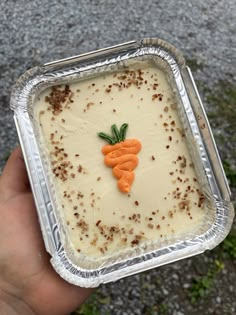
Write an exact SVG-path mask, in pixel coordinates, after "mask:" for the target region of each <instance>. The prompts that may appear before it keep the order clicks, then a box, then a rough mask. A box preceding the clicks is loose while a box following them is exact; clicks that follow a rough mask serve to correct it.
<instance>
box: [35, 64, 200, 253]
mask: <svg viewBox="0 0 236 315" xmlns="http://www.w3.org/2000/svg"><path fill="white" fill-rule="evenodd" d="M34 108H35V112H34V115H35V120H36V124H37V128H38V129H39V132H40V135H41V137H40V138H41V143H42V145H41V149H42V150H43V151H44V154H46V155H48V160H49V161H50V165H51V172H50V173H51V174H49V175H50V176H51V181H52V182H53V184H54V186H55V191H56V192H57V202H58V204H57V207H58V210H59V213H60V214H61V218H62V219H63V229H64V230H65V232H66V233H67V236H68V239H69V240H70V243H71V245H72V247H73V248H74V252H75V253H77V254H78V255H85V256H88V257H93V258H95V257H97V258H98V257H101V256H103V257H104V256H106V255H107V256H109V255H112V253H114V252H117V251H118V250H122V249H126V248H133V247H136V246H142V245H143V244H145V243H146V242H150V241H158V240H162V239H164V238H168V237H172V236H173V235H174V236H178V235H180V234H181V235H182V234H184V233H187V232H189V231H190V232H191V231H194V230H195V229H196V228H197V226H199V225H200V224H201V223H202V221H203V219H204V215H205V211H204V205H205V201H204V196H203V194H202V193H201V190H200V188H199V184H198V181H197V176H196V174H195V171H194V167H193V164H192V161H191V158H190V155H189V152H188V148H187V145H186V139H185V134H184V132H183V129H182V125H181V123H180V120H179V118H178V112H177V109H176V100H175V97H174V94H173V91H172V89H171V87H170V85H169V83H168V81H167V79H166V76H165V73H164V72H163V71H162V70H160V69H158V68H157V67H155V66H154V65H153V64H148V63H144V64H142V63H140V64H139V65H136V66H133V67H130V68H128V69H124V70H120V71H117V72H110V73H104V74H100V75H97V76H95V77H93V78H87V79H83V80H81V81H78V82H74V83H71V84H70V85H62V86H54V87H52V88H48V89H47V90H45V91H43V92H42V93H41V94H40V95H39V97H38V98H37V99H36V101H35V107H34ZM124 123H126V124H128V129H127V133H126V139H131V138H132V139H137V140H138V141H139V142H140V143H141V150H140V151H139V152H138V153H137V154H136V156H137V158H138V164H137V166H136V168H135V169H134V170H133V172H134V175H135V177H134V181H133V183H132V185H131V188H130V191H129V192H127V193H124V192H121V191H120V190H119V188H118V186H117V178H116V177H115V176H114V175H113V173H112V171H113V170H112V168H111V167H107V166H106V165H105V163H104V154H103V153H102V148H103V147H104V146H106V145H107V144H106V142H105V141H104V140H103V139H101V138H100V137H99V136H98V133H99V132H104V133H106V134H111V126H112V125H114V124H115V125H116V126H117V127H118V129H119V128H120V127H121V126H122V124H124Z"/></svg>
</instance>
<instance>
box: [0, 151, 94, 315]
mask: <svg viewBox="0 0 236 315" xmlns="http://www.w3.org/2000/svg"><path fill="white" fill-rule="evenodd" d="M49 258H50V257H49V255H48V254H47V253H46V250H45V247H44V243H43V240H42V235H41V232H40V227H39V223H38V219H37V213H36V209H35V204H34V200H33V196H32V193H31V190H30V185H29V181H28V176H27V173H26V168H25V164H24V160H23V157H22V152H21V149H20V148H17V149H15V150H14V151H13V153H12V154H11V156H10V158H9V160H8V162H7V164H6V166H5V169H4V171H3V173H2V175H1V177H0V310H1V312H0V313H1V314H7V315H12V314H14V315H18V314H20V315H28V314H29V315H54V314H55V315H66V314H68V313H70V312H71V311H73V310H74V309H75V308H76V307H78V306H79V305H80V304H82V303H83V301H84V300H85V299H86V298H87V297H88V296H89V295H90V293H91V292H92V290H91V289H85V288H80V287H76V286H73V285H71V284H69V283H67V282H65V281H64V280H63V279H62V278H60V276H59V275H58V274H57V273H56V272H55V271H54V270H53V268H52V266H51V265H50V262H49Z"/></svg>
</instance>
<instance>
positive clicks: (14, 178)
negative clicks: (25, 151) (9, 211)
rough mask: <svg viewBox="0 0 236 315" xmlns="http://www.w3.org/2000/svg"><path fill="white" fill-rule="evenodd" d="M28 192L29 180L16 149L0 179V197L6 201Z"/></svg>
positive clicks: (21, 158)
mask: <svg viewBox="0 0 236 315" xmlns="http://www.w3.org/2000/svg"><path fill="white" fill-rule="evenodd" d="M28 191H30V185H29V179H28V175H27V172H26V167H25V163H24V159H23V155H22V151H21V148H20V147H17V148H16V149H15V150H14V151H13V152H12V154H11V155H10V157H9V159H8V161H7V163H6V166H5V168H4V170H3V173H2V175H1V177H0V196H1V197H3V198H4V199H8V198H11V197H13V196H15V195H17V194H19V193H24V192H28Z"/></svg>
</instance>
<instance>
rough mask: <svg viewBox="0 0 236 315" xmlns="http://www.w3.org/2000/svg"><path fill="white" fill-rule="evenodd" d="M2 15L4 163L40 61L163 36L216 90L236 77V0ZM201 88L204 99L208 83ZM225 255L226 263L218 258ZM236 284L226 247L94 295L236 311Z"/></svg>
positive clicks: (62, 6) (39, 7) (63, 5)
mask: <svg viewBox="0 0 236 315" xmlns="http://www.w3.org/2000/svg"><path fill="white" fill-rule="evenodd" d="M0 21H1V22H0V56H1V58H0V78H1V80H0V89H1V95H0V111H1V115H0V123H1V128H0V147H1V153H0V167H2V166H3V165H4V159H5V157H6V155H7V154H8V153H9V151H10V150H11V149H12V148H13V147H14V146H15V145H16V143H17V136H16V132H15V128H14V125H13V121H12V112H11V111H10V109H9V98H10V93H11V87H12V85H13V84H14V82H15V81H16V80H17V78H18V77H19V76H20V75H21V74H22V73H24V72H25V71H26V70H27V69H29V68H31V67H33V66H35V65H39V64H42V63H45V62H49V61H52V60H55V59H61V58H64V57H69V56H72V55H76V54H79V53H83V52H88V51H91V50H95V49H97V48H103V47H106V46H111V45H114V44H118V43H122V42H126V41H129V40H133V39H139V38H142V37H159V38H162V39H164V40H166V41H169V42H170V43H172V44H173V45H175V46H176V47H178V48H179V49H180V50H181V51H182V52H183V54H184V55H185V57H186V58H187V60H188V62H189V64H190V66H191V65H192V67H193V68H194V69H193V70H194V75H195V78H196V79H197V82H199V83H200V85H201V86H200V87H202V86H207V87H208V89H212V90H214V86H215V84H216V83H217V82H218V81H219V80H220V79H221V80H227V81H228V82H231V83H232V84H234V85H235V82H236V75H235V64H236V36H235V35H236V34H235V32H236V24H235V23H236V2H235V0H227V1H219V0H208V1H204V0H199V1H193V0H192V1H184V0H163V1H151V0H143V1H131V0H127V1H119V2H117V1H115V0H107V1H105V0H102V1H92V0H91V1H88V0H82V1H76V0H71V1H66V0H57V1H55V0H51V1H44V0H40V1H39V0H34V1H27V0H18V1H14V0H1V2H0ZM200 90H201V93H202V97H203V99H205V94H204V89H202V88H201V89H200ZM215 132H216V131H215ZM221 151H222V152H223V148H222V149H221ZM231 153H232V152H231ZM229 155H230V154H229ZM230 156H233V154H231V155H230ZM234 156H235V155H234ZM233 196H234V195H233ZM222 255H223V256H222ZM219 257H220V258H219ZM217 261H218V263H217ZM222 261H223V263H224V267H222V266H221V265H220V266H219V264H222ZM217 264H218V267H217ZM212 266H213V267H212ZM209 268H213V269H214V270H213V274H214V281H213V285H212V287H211V286H210V287H211V288H210V289H209V290H208V291H209V292H208V294H205V295H204V294H203V295H204V296H203V297H202V298H200V299H198V300H197V302H196V303H193V301H192V302H191V298H192V297H193V295H194V293H193V291H191V290H192V289H191V288H192V284H193V282H194V281H195V280H196V279H202V277H204V275H207V274H208V271H209ZM208 278H210V276H209V277H208ZM208 278H207V279H208ZM208 280H209V281H208V282H210V279H208ZM195 290H196V291H197V290H198V289H196V288H195ZM203 291H204V290H203ZM204 292H205V291H204ZM204 292H203V293H204ZM235 292H236V262H235V258H234V259H228V258H227V257H225V256H224V253H223V254H222V252H221V248H220V247H219V248H218V249H216V250H214V251H212V252H211V253H206V254H204V255H200V256H197V257H194V258H191V259H187V260H184V261H181V262H178V263H174V264H172V265H168V266H164V267H161V268H159V269H155V270H152V271H148V272H145V273H142V274H140V275H136V276H132V277H129V278H127V279H123V280H120V281H118V282H116V283H113V284H108V285H104V286H102V287H101V288H100V289H99V290H98V293H97V296H96V301H94V300H92V302H91V303H95V302H96V303H97V305H99V311H98V313H96V314H112V315H113V314H114V315H119V314H122V315H126V314H127V315H128V314H132V315H135V314H137V315H138V314H147V315H149V314H150V315H151V314H170V315H195V314H196V315H199V314H202V315H205V314H206V315H208V314H214V315H218V314H219V315H222V314H226V315H234V314H236V293H235ZM84 314H85V313H84ZM87 314H93V313H87ZM94 314H95V313H94ZM85 315H86V314H85Z"/></svg>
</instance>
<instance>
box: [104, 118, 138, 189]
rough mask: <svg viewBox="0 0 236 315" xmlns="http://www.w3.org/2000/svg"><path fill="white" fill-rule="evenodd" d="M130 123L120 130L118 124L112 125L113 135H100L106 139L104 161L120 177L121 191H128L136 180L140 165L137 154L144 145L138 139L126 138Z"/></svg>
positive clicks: (119, 185) (119, 186)
mask: <svg viewBox="0 0 236 315" xmlns="http://www.w3.org/2000/svg"><path fill="white" fill-rule="evenodd" d="M127 128H128V124H123V125H122V126H121V127H120V130H118V128H117V126H116V125H112V126H111V131H112V135H111V136H109V135H107V134H105V133H103V132H99V133H98V136H99V137H100V138H102V139H104V140H106V141H107V142H108V143H109V144H106V145H104V146H103V148H102V153H103V154H104V155H105V157H104V163H105V164H106V165H107V166H109V167H112V168H113V175H114V176H115V177H116V178H117V179H118V188H119V190H120V191H121V192H124V193H128V192H129V191H130V189H131V185H132V183H133V181H134V178H135V175H134V171H133V170H134V169H135V168H136V167H137V165H138V157H137V156H136V154H137V153H138V152H139V151H140V150H141V148H142V145H141V143H140V141H139V140H137V139H125V136H126V132H127Z"/></svg>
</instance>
